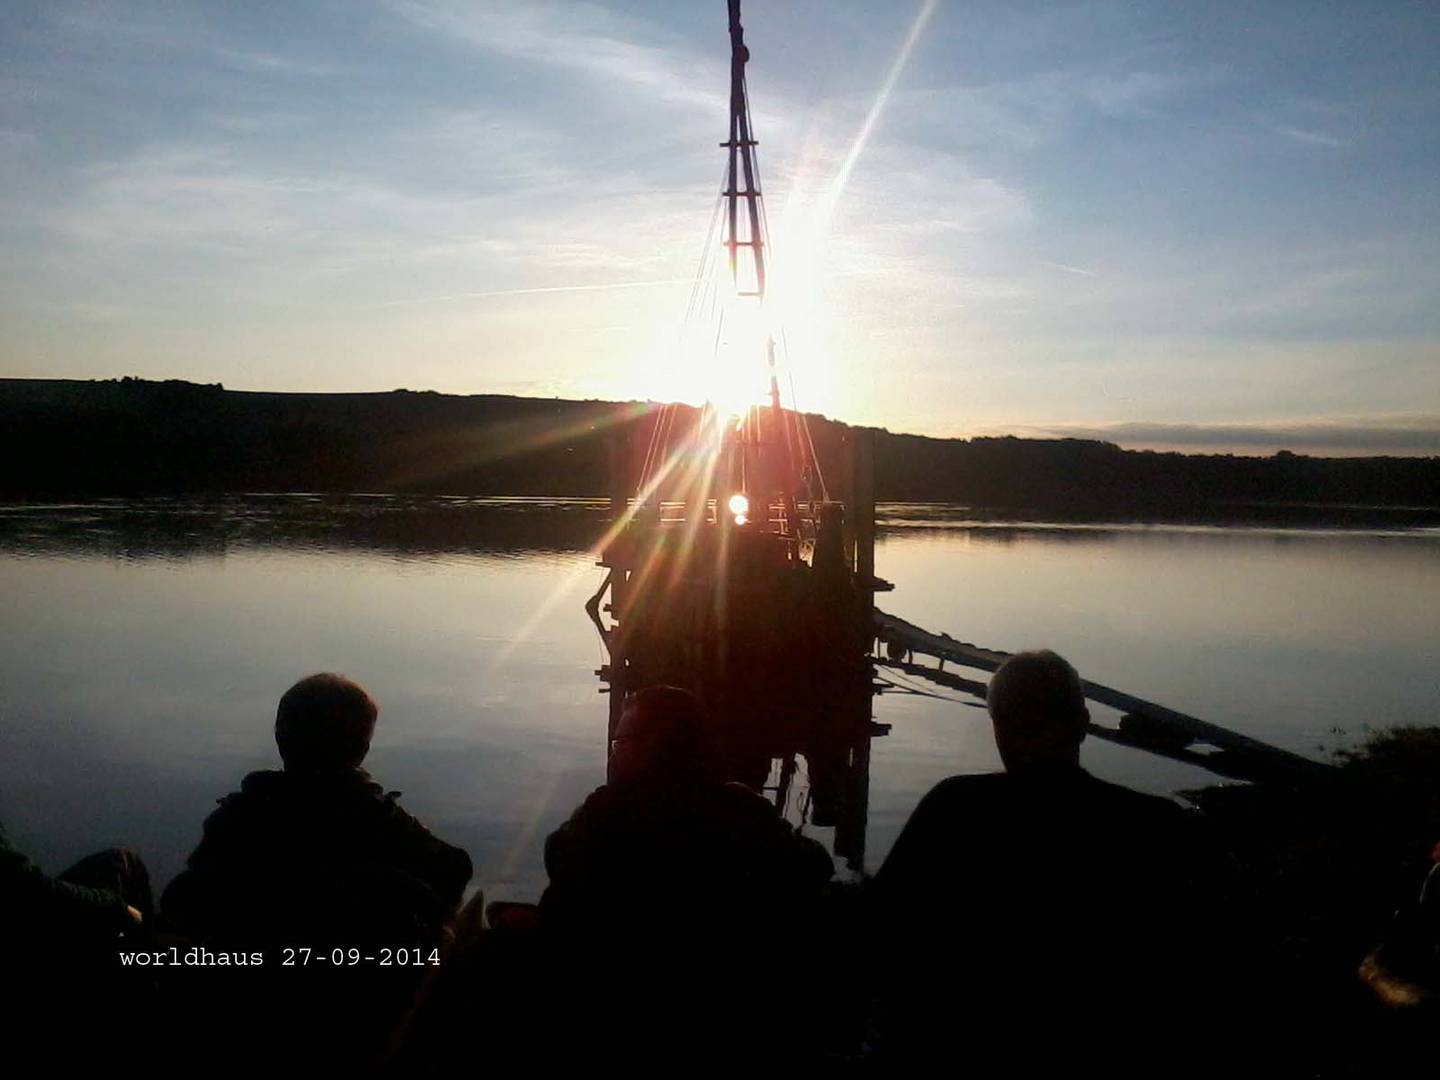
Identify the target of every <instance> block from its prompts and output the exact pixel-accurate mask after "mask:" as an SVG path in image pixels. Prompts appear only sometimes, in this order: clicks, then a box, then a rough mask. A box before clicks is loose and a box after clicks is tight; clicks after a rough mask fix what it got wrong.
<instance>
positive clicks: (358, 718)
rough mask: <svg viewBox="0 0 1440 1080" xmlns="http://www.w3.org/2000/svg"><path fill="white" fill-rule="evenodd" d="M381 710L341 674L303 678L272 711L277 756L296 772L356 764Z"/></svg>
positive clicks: (368, 744) (354, 766) (372, 733)
mask: <svg viewBox="0 0 1440 1080" xmlns="http://www.w3.org/2000/svg"><path fill="white" fill-rule="evenodd" d="M379 712H380V710H379V708H378V706H376V704H375V700H374V698H372V697H371V696H370V695H369V694H367V693H366V692H365V690H364V689H363V688H362V687H361V686H360V685H359V684H358V683H355V682H352V681H351V680H349V679H347V678H345V676H343V675H332V674H330V673H329V672H325V673H322V674H320V675H311V676H309V677H308V678H304V679H301V680H300V681H299V682H297V683H296V684H295V685H294V686H292V687H290V689H289V690H286V691H285V696H284V697H282V698H281V699H280V706H279V708H277V709H276V710H275V745H276V746H278V747H279V748H280V760H282V761H283V762H285V768H287V769H294V770H299V771H309V772H314V771H326V770H332V769H354V768H358V767H359V765H360V763H361V762H362V761H364V760H365V755H366V754H367V753H369V751H370V737H371V736H372V735H374V734H375V718H376V716H378V715H379Z"/></svg>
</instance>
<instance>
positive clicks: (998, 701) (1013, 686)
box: [985, 649, 1089, 742]
mask: <svg viewBox="0 0 1440 1080" xmlns="http://www.w3.org/2000/svg"><path fill="white" fill-rule="evenodd" d="M985 706H986V708H987V709H989V711H990V717H991V719H992V720H994V721H995V723H996V725H997V726H1007V725H1014V724H1017V723H1020V724H1025V725H1026V726H1027V727H1040V728H1044V729H1048V730H1050V731H1053V732H1054V733H1055V734H1057V735H1061V734H1066V735H1068V734H1071V733H1073V734H1074V735H1075V741H1076V742H1079V741H1080V739H1082V738H1084V735H1085V726H1086V723H1087V722H1088V720H1089V713H1088V712H1087V711H1086V709H1085V690H1084V688H1083V686H1082V685H1081V683H1080V673H1079V672H1077V671H1076V670H1075V669H1074V668H1073V667H1072V666H1071V665H1070V662H1069V661H1068V660H1066V659H1065V658H1064V657H1062V656H1058V655H1057V654H1055V653H1053V652H1051V651H1050V650H1049V649H1038V650H1036V651H1034V652H1021V653H1016V654H1015V655H1014V656H1012V657H1010V659H1008V660H1006V661H1005V662H1004V663H1003V664H1001V665H1000V668H999V670H998V671H996V672H995V674H994V676H993V677H992V678H991V679H990V686H989V687H988V688H987V690H986V691H985Z"/></svg>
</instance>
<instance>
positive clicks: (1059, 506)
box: [0, 378, 1440, 520]
mask: <svg viewBox="0 0 1440 1080" xmlns="http://www.w3.org/2000/svg"><path fill="white" fill-rule="evenodd" d="M656 408H658V406H656V405H653V404H644V403H635V402H631V403H617V402H603V401H562V400H546V399H537V398H523V397H509V396H502V395H488V394H487V395H476V396H468V397H461V396H454V395H448V394H437V393H434V392H429V391H427V392H418V393H417V392H413V391H408V390H396V391H393V392H391V393H373V394H273V393H252V392H245V391H233V390H225V389H224V388H223V387H221V386H219V385H212V386H204V385H198V384H195V383H188V382H180V381H167V382H150V381H145V380H140V379H129V378H126V379H119V380H109V381H93V382H81V381H71V380H58V379H57V380H47V379H0V498H6V499H12V500H13V499H54V498H71V497H77V496H136V495H179V494H201V493H218V492H238V491H249V492H260V491H267V492H285V491H309V492H417V493H420V492H423V493H436V494H487V495H499V494H504V495H604V494H606V492H607V483H608V469H609V465H608V462H609V457H608V453H609V451H608V437H609V436H608V433H609V432H611V431H619V432H622V433H624V432H627V431H630V432H640V431H644V430H648V428H647V427H646V425H647V423H648V418H649V417H650V415H651V414H652V411H653V410H654V409H656ZM811 422H812V428H813V430H814V432H815V436H816V442H817V445H819V446H820V447H821V454H822V459H823V458H824V457H826V456H828V450H827V447H831V446H834V445H835V444H836V441H837V438H838V434H839V432H840V430H841V428H842V425H839V424H837V423H836V422H834V421H831V420H827V419H825V418H823V417H812V418H811ZM875 472H876V477H875V480H876V494H877V497H878V498H879V499H881V500H890V501H895V500H900V501H917V502H930V501H945V502H958V503H964V504H967V505H971V506H975V507H988V508H994V509H996V510H1007V509H1008V510H1010V511H1023V512H1029V513H1035V514H1044V515H1050V516H1054V515H1062V516H1063V515H1076V516H1089V515H1100V516H1116V515H1122V516H1123V515H1151V516H1153V515H1161V516H1166V517H1177V516H1178V517H1198V518H1207V519H1208V518H1214V517H1216V516H1233V517H1241V518H1244V517H1248V516H1254V514H1256V513H1257V512H1258V511H1261V510H1264V511H1266V515H1267V516H1270V517H1274V516H1275V515H1276V514H1281V513H1282V511H1284V512H1287V513H1289V514H1292V515H1294V514H1299V515H1300V516H1302V517H1303V516H1305V514H1306V513H1307V511H1305V510H1303V507H1307V506H1308V507H1310V508H1312V509H1313V508H1314V507H1316V506H1322V505H1323V506H1324V507H1326V508H1327V509H1326V510H1325V513H1324V516H1325V517H1326V518H1327V519H1333V518H1336V517H1337V516H1338V517H1339V518H1341V519H1347V520H1348V519H1349V518H1352V517H1357V516H1359V517H1374V516H1376V515H1377V514H1378V515H1379V516H1380V517H1381V518H1384V519H1387V520H1389V519H1393V518H1394V517H1395V516H1396V515H1402V516H1403V515H1404V514H1407V513H1408V514H1411V516H1412V517H1413V516H1416V515H1418V517H1419V518H1420V519H1422V520H1431V519H1432V517H1434V518H1435V519H1436V520H1440V516H1437V515H1432V514H1430V513H1424V512H1422V511H1425V510H1434V509H1435V508H1440V458H1433V457H1432V458H1398V457H1376V458H1312V457H1305V456H1301V455H1295V454H1290V453H1288V452H1285V451H1281V452H1280V453H1278V454H1275V455H1274V456H1272V457H1266V458H1255V457H1237V456H1232V455H1187V454H1176V453H1165V454H1161V453H1153V452H1149V451H1133V450H1122V449H1120V448H1119V447H1118V446H1115V445H1113V444H1111V443H1105V442H1097V441H1092V440H1081V439H1017V438H983V439H934V438H926V437H923V436H918V435H895V434H891V433H890V432H887V431H878V432H876V437H875ZM1347 508H1349V509H1347ZM1357 508H1364V509H1357ZM1282 516H1283V515H1282Z"/></svg>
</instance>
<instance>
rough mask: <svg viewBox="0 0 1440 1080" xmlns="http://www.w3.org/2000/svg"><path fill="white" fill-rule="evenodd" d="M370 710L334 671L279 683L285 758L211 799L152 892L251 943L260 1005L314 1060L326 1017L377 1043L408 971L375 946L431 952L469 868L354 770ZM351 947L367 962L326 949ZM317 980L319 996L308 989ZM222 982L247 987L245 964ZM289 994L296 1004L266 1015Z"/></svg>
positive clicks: (247, 947)
mask: <svg viewBox="0 0 1440 1080" xmlns="http://www.w3.org/2000/svg"><path fill="white" fill-rule="evenodd" d="M377 714H378V709H377V707H376V705H375V702H374V701H373V700H372V699H371V697H370V695H369V694H367V693H366V692H365V691H364V690H363V689H362V688H361V687H360V686H358V685H357V684H356V683H354V682H352V681H351V680H349V679H347V678H344V677H342V676H339V675H332V674H320V675H312V676H310V677H309V678H306V679H302V680H300V681H299V682H298V683H296V684H295V685H294V686H292V687H291V688H290V689H289V690H288V691H286V693H285V695H284V697H282V698H281V699H280V705H279V708H278V709H277V711H276V717H275V742H276V745H277V746H278V747H279V750H280V757H281V760H282V761H283V762H284V769H283V770H282V771H278V772H277V771H263V772H255V773H251V774H250V775H249V776H247V777H245V779H244V781H243V783H242V784H241V787H240V790H239V791H238V792H236V793H234V794H231V795H227V796H225V797H224V798H223V799H221V800H220V807H219V809H218V810H216V811H215V812H214V813H213V814H211V815H210V817H209V819H208V820H207V821H206V822H205V829H204V834H203V836H202V837H201V840H200V844H199V846H198V847H196V849H195V851H194V852H193V853H192V854H191V856H190V859H189V862H188V868H187V869H186V871H185V872H184V873H182V874H181V875H180V876H179V877H178V878H176V880H175V881H174V882H172V883H171V885H170V887H169V888H168V889H167V890H166V892H165V896H164V898H163V902H162V907H163V911H164V914H165V917H166V919H167V920H168V921H169V923H170V925H171V927H172V928H173V929H175V930H177V931H179V932H180V933H182V934H184V935H186V936H187V937H188V938H190V939H191V940H193V941H198V942H200V943H202V944H204V945H206V946H210V947H213V948H214V949H215V950H231V951H235V950H239V951H246V952H251V951H259V952H261V953H262V954H263V957H264V961H263V965H262V968H263V970H264V971H265V973H266V975H267V976H268V977H269V979H270V981H273V982H276V983H277V984H279V988H280V991H281V993H280V995H279V996H278V997H275V998H273V999H272V1000H271V1001H270V1002H259V1003H257V1004H259V1005H260V1007H261V1008H262V1009H264V1010H268V1012H269V1019H270V1020H271V1021H274V1027H273V1030H274V1031H276V1032H277V1033H280V1032H283V1033H284V1035H283V1039H282V1041H284V1039H289V1040H291V1041H299V1042H307V1041H308V1042H312V1043H313V1044H314V1045H315V1047H316V1049H317V1052H319V1053H320V1055H321V1057H322V1058H323V1057H325V1055H330V1054H334V1053H336V1052H337V1051H336V1050H335V1048H334V1047H326V1046H324V1045H323V1044H324V1032H325V1031H326V1030H327V1029H326V1024H327V1023H328V1022H329V1021H331V1020H333V1021H334V1022H335V1023H337V1024H339V1025H342V1026H343V1027H344V1028H345V1029H346V1030H347V1031H350V1032H351V1033H352V1034H351V1035H350V1036H348V1037H347V1040H346V1043H345V1048H346V1049H347V1050H349V1049H352V1048H355V1047H357V1045H369V1044H367V1043H366V1040H367V1039H369V1040H371V1041H372V1043H373V1044H374V1045H378V1044H379V1043H380V1042H382V1041H383V1037H384V1034H385V1028H384V1026H385V1024H387V1023H389V1022H390V1021H393V1019H394V1018H395V1015H396V1014H397V1013H398V1009H399V1008H400V1007H401V1006H403V1004H404V1000H405V998H406V996H408V993H409V989H410V988H413V982H414V979H413V977H412V976H411V974H410V973H413V972H415V971H416V968H415V967H414V965H413V964H407V965H406V967H408V968H409V971H408V972H397V970H396V968H395V967H393V966H392V967H391V968H389V969H382V968H380V967H378V966H377V964H378V961H379V960H380V959H381V958H382V957H383V955H384V953H383V950H385V949H387V948H388V949H390V950H392V958H393V951H394V950H399V949H406V950H411V951H410V952H409V956H413V955H414V953H413V950H414V949H420V950H421V952H422V954H423V955H424V956H428V955H429V954H430V951H431V950H432V949H434V948H436V947H438V946H439V945H440V944H441V943H442V941H443V934H444V929H445V924H446V922H447V921H448V920H449V919H450V918H451V916H453V914H454V912H455V909H456V907H457V905H458V904H459V901H460V898H461V895H462V893H463V891H464V888H465V884H466V882H467V881H468V880H469V878H470V874H471V865H470V858H469V856H468V855H466V853H465V852H464V851H462V850H460V849H459V848H456V847H452V846H451V845H449V844H447V843H444V842H443V841H441V840H439V839H437V838H436V837H435V836H433V835H431V833H430V832H429V831H428V830H427V829H426V828H425V827H424V826H423V825H421V824H420V822H418V821H417V820H415V818H413V817H411V816H410V815H409V814H407V813H406V812H405V811H404V810H402V809H401V808H400V806H399V804H398V803H397V802H396V799H397V797H398V793H396V792H386V791H384V789H382V788H381V787H380V785H379V784H377V783H375V782H374V781H373V780H371V779H370V777H369V775H368V774H367V773H366V772H365V770H364V769H362V768H361V764H362V762H363V761H364V759H365V755H366V754H367V752H368V751H369V749H370V739H371V736H372V735H373V733H374V730H375V721H376V717H377ZM302 946H303V947H306V948H309V949H311V950H313V951H312V952H311V954H310V958H309V961H308V965H307V964H302V963H299V957H298V956H297V955H295V954H293V953H291V954H288V955H289V958H290V959H291V960H292V961H295V962H296V963H295V966H292V967H289V968H285V967H284V961H285V959H286V958H287V953H286V950H287V949H292V950H293V949H297V948H299V947H302ZM352 948H354V949H357V950H358V951H359V954H360V956H361V957H373V958H375V963H372V962H370V961H366V960H362V961H361V962H360V963H359V964H357V965H355V966H353V967H352V966H349V965H348V964H347V965H345V966H340V967H337V966H336V965H335V964H334V963H333V962H332V961H331V959H330V957H331V955H332V950H333V949H341V950H349V949H352ZM317 956H323V957H324V959H323V960H316V959H315V957H317ZM322 981H323V983H324V985H325V987H326V990H325V994H332V995H334V996H332V997H331V998H329V999H324V997H323V995H321V994H319V993H317V991H319V989H320V986H321V984H322ZM229 983H230V985H231V986H232V987H239V986H241V985H243V974H242V975H236V974H234V973H231V975H230V976H229ZM291 994H293V995H296V997H295V998H293V999H290V998H289V997H288V995H291ZM286 1000H289V1001H290V1002H291V1004H299V1005H301V1006H303V1007H302V1008H301V1010H300V1011H299V1012H298V1013H295V1014H293V1015H291V1016H279V1015H276V1014H278V1013H279V1012H280V1008H279V1002H282V1001H286ZM317 1001H320V1002H323V1006H324V1010H328V1011H327V1012H326V1013H325V1015H323V1016H322V1015H321V1012H322V1010H321V1009H317V1008H316V1004H317ZM387 1010H388V1013H387ZM347 1012H348V1015H347ZM287 1025H288V1026H287ZM277 1037H280V1036H279V1035H277ZM332 1060H333V1059H332Z"/></svg>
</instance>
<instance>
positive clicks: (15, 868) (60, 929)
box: [0, 828, 134, 939]
mask: <svg viewBox="0 0 1440 1080" xmlns="http://www.w3.org/2000/svg"><path fill="white" fill-rule="evenodd" d="M126 907H127V904H126V902H125V899H124V898H123V897H121V896H120V894H119V893H116V892H111V891H110V890H109V889H92V888H87V887H86V886H83V885H75V884H72V883H71V882H68V881H61V880H59V879H58V878H52V877H50V876H49V875H48V874H46V873H45V872H44V871H43V870H41V869H40V867H38V866H36V865H35V864H34V863H32V862H31V861H30V860H29V859H27V858H26V857H25V856H24V855H22V854H21V853H20V852H19V851H16V850H15V848H13V847H11V846H10V840H9V838H8V837H7V836H6V835H5V830H4V829H3V828H0V922H3V923H4V925H6V926H8V927H12V928H21V927H23V928H25V930H26V931H27V932H37V931H38V932H40V933H42V934H43V933H46V932H49V933H65V934H80V935H83V936H86V937H89V938H104V937H109V938H112V939H113V938H115V937H117V936H118V935H119V934H120V933H122V932H124V931H126V930H129V929H133V927H134V923H133V922H132V921H131V919H130V916H129V914H128V913H127V911H126Z"/></svg>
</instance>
